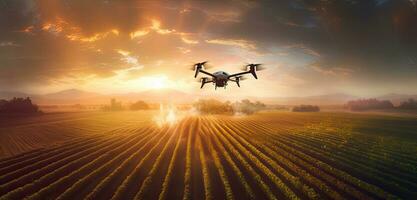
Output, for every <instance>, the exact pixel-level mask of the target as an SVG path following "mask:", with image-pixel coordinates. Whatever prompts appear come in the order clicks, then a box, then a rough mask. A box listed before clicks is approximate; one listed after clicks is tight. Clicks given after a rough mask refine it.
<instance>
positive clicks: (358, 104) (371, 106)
mask: <svg viewBox="0 0 417 200" xmlns="http://www.w3.org/2000/svg"><path fill="white" fill-rule="evenodd" d="M345 107H347V108H348V109H350V110H353V111H364V110H376V109H392V108H394V105H393V104H392V103H391V101H388V100H385V101H380V100H377V99H359V100H355V101H349V102H348V103H347V104H346V106H345Z"/></svg>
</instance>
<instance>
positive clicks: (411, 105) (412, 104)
mask: <svg viewBox="0 0 417 200" xmlns="http://www.w3.org/2000/svg"><path fill="white" fill-rule="evenodd" d="M398 108H400V109H417V101H415V100H414V99H408V101H404V102H401V104H400V105H399V106H398Z"/></svg>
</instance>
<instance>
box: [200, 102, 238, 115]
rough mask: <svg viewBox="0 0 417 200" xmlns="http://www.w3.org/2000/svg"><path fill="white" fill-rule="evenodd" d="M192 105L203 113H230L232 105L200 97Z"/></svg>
mask: <svg viewBox="0 0 417 200" xmlns="http://www.w3.org/2000/svg"><path fill="white" fill-rule="evenodd" d="M194 107H195V108H196V109H197V110H198V111H199V112H200V113H203V114H232V113H233V107H232V105H231V104H230V102H224V103H223V102H221V101H218V100H215V99H200V100H198V101H197V102H196V103H194Z"/></svg>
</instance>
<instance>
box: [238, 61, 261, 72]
mask: <svg viewBox="0 0 417 200" xmlns="http://www.w3.org/2000/svg"><path fill="white" fill-rule="evenodd" d="M248 67H250V68H252V67H254V68H255V70H256V71H261V70H264V69H265V67H263V64H261V63H258V64H246V65H245V66H242V70H243V71H246V70H248Z"/></svg>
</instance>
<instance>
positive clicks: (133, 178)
mask: <svg viewBox="0 0 417 200" xmlns="http://www.w3.org/2000/svg"><path fill="white" fill-rule="evenodd" d="M155 115H157V113H155V112H153V111H146V112H115V113H102V112H90V113H61V114H50V115H45V116H37V117H33V118H27V119H15V120H4V121H0V125H1V126H0V139H1V141H0V145H1V156H2V158H1V159H0V197H1V199H22V198H28V199H395V198H403V199H411V198H413V197H416V196H417V192H416V191H417V148H416V147H417V132H416V130H417V118H415V117H410V116H408V117H406V116H386V115H375V114H352V113H326V112H322V113H289V112H264V113H258V114H254V115H250V116H227V115H185V114H184V115H181V113H179V114H178V115H181V116H176V117H177V118H176V119H172V120H167V121H163V122H162V123H161V122H160V121H158V119H155ZM155 120H157V121H155ZM156 122H157V123H156Z"/></svg>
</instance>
